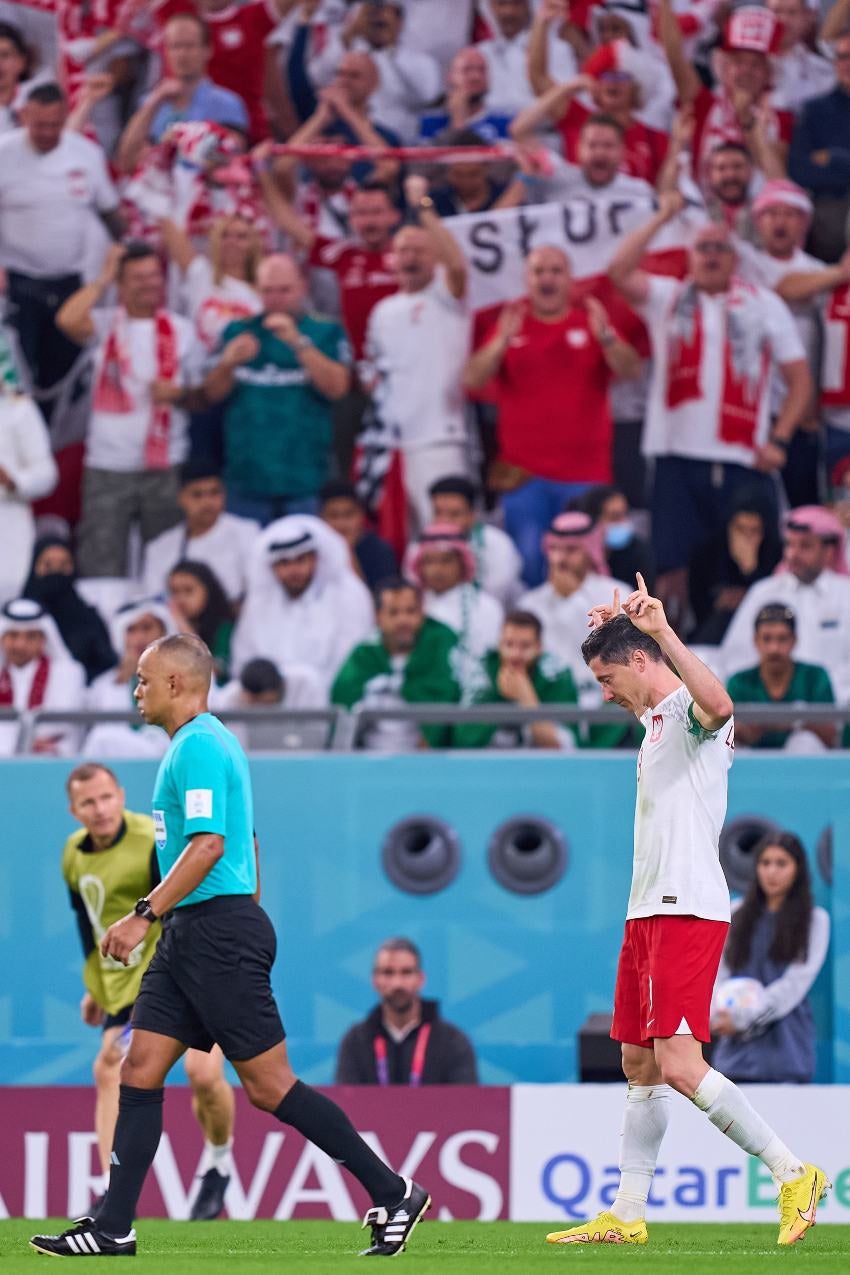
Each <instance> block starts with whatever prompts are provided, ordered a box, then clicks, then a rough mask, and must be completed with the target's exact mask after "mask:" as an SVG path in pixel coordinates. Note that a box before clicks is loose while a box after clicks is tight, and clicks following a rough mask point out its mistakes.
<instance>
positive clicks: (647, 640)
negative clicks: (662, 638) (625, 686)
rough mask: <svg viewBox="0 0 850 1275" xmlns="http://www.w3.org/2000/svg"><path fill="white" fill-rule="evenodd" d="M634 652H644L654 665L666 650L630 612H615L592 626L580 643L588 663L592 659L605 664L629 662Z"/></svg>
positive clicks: (661, 658)
mask: <svg viewBox="0 0 850 1275" xmlns="http://www.w3.org/2000/svg"><path fill="white" fill-rule="evenodd" d="M635 651H643V652H644V654H645V655H647V656H648V657H649V659H651V660H652V661H653V662H654V663H655V664H660V663H661V662H662V661H663V659H664V652H663V651H662V650H661V647H660V646H659V645H658V643H657V642H656V640H655V638H654V637H650V636H649V634H648V633H642V632H641V630H640V629H638V628H636V627H635V625H634V624H632V622H631V620H630V619H629V617H628V616H627V615H622V614H620V615H615V616H614V617H613V618H612V619H610V620H606V621H605V623H604V624H600V626H599V628H598V629H593V631H592V632H591V633H589V634H588V636H587V637H586V638H585V639H584V641H583V642H582V644H581V653H582V655H583V657H584V662H585V664H589V663H590V661H591V660H596V659H600V660H604V662H605V663H606V664H628V663H629V661H630V660H631V658H632V654H633V652H635Z"/></svg>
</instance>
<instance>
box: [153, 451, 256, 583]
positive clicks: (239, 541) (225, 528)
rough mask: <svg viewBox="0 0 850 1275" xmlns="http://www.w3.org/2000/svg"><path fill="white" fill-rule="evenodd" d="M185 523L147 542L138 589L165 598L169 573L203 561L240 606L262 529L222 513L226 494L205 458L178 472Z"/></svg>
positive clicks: (215, 471) (234, 515)
mask: <svg viewBox="0 0 850 1275" xmlns="http://www.w3.org/2000/svg"><path fill="white" fill-rule="evenodd" d="M177 500H178V503H179V505H180V508H181V510H182V511H183V521H182V522H179V523H178V524H177V526H176V527H170V528H169V530H168V531H163V532H162V534H161V535H159V536H157V537H156V538H155V539H154V540H151V541H149V542H148V544H147V546H146V547H145V561H144V566H143V568H142V588H143V589H144V592H145V593H146V594H148V595H149V596H151V597H155V596H158V595H163V594H164V593H165V589H166V581H167V579H168V573H169V571H170V570H171V568H172V567H174V566H175V565H176V564H177V563H178V562H183V561H185V560H186V559H188V560H189V561H190V562H205V563H206V564H207V566H208V567H210V568H211V569H212V570H213V571H214V572H215V574H216V575H217V577H218V579H219V580H220V581H221V584H222V587H223V589H224V591H225V593H226V594H227V597H228V599H229V600H230V602H233V603H239V602H241V601H242V598H243V597H244V595H245V590H246V588H247V587H248V565H249V562H250V558H251V552H252V550H253V548H254V541H255V540H256V539H257V536H258V535H259V533H260V524H259V523H258V522H254V521H253V519H251V518H240V517H238V515H236V514H229V513H226V512H225V508H224V506H225V503H226V500H227V492H226V490H225V487H224V483H223V482H222V481H221V478H220V477H219V475H218V472H217V470H216V469H215V468H214V467H213V466H211V465H210V464H209V463H208V462H207V461H204V460H203V459H199V460H187V461H186V463H185V464H184V465H183V466H182V467H181V469H180V491H179V494H178V497H177Z"/></svg>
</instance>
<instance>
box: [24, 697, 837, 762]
mask: <svg viewBox="0 0 850 1275" xmlns="http://www.w3.org/2000/svg"><path fill="white" fill-rule="evenodd" d="M216 716H218V717H220V718H221V720H222V721H223V722H225V723H227V724H230V723H233V724H236V725H240V724H241V725H244V726H246V727H249V728H250V727H251V726H252V725H253V726H262V727H263V730H264V733H265V732H266V729H267V728H268V727H274V726H276V725H280V726H281V727H282V728H283V729H284V730H287V729H288V730H289V732H290V734H289V736H288V739H289V742H287V741H286V739H284V738H283V737H282V738H281V743H280V747H279V748H269V747H267V746H266V745H264V746H263V748H262V749H256V750H252V751H279V752H292V751H297V750H301V751H308V750H311V751H316V750H317V749H318V750H320V751H334V752H352V751H355V750H356V749H358V748H362V747H363V743H364V740H365V737H366V733H367V731H368V730H369V729H370V727H373V726H375V725H376V724H377V723H378V722H381V721H402V722H411V723H414V724H417V725H447V726H459V725H469V724H471V723H476V724H482V725H494V726H498V727H516V726H526V725H529V724H530V723H532V722H540V721H549V722H551V721H554V722H558V723H559V724H561V725H574V724H578V725H589V726H590V725H599V724H602V725H613V724H614V723H615V722H618V721H619V722H622V723H623V724H624V725H625V724H629V723H631V724H632V725H635V719H634V717H633V716H632V714H631V713H627V712H626V711H625V710H624V709H621V708H619V707H617V706H615V705H610V706H603V705H600V706H598V707H595V708H584V707H580V706H578V705H576V704H541V705H540V706H539V707H537V708H520V707H519V706H518V705H516V704H476V705H470V706H462V705H458V704H405V705H401V706H398V707H394V708H391V707H361V708H355V709H354V710H353V711H352V712H347V711H346V710H345V709H342V708H336V707H328V708H310V709H294V708H290V709H287V708H270V707H261V708H240V709H223V710H221V711H220V712H217V713H216ZM735 718H736V720H737V721H738V722H742V723H748V724H750V723H752V724H755V725H764V726H774V727H780V726H781V727H782V728H783V729H789V730H790V729H793V728H794V727H799V726H804V725H808V724H823V723H830V724H833V725H837V726H839V727H842V726H843V725H844V724H845V723H847V722H848V721H850V705H836V704H801V703H794V704H736V705H735ZM6 722H12V723H15V722H16V723H17V724H18V727H19V731H18V738H17V742H16V746H15V748H14V750H13V752H14V754H15V755H21V754H27V753H29V752H31V749H32V743H33V739H34V736H35V732H36V730H37V729H38V728H39V727H40V726H45V725H56V724H60V725H62V726H63V727H68V728H74V727H79V728H80V729H81V731H84V730H86V729H90V728H91V727H93V726H96V725H98V724H101V723H107V722H109V723H112V722H114V723H124V724H126V725H131V726H138V725H139V716H138V714H137V713H134V712H133V710H132V709H128V710H123V709H122V710H113V711H109V712H105V711H96V710H93V709H78V710H77V711H66V710H62V709H28V710H24V711H21V712H19V711H17V710H16V709H12V708H0V724H2V723H6ZM308 727H313V728H318V727H322V728H323V730H322V734H321V738H319V735H318V731H317V729H313V730H312V731H309V732H307V733H308V734H309V739H310V742H309V743H300V742H299V738H300V737H299V734H298V732H299V731H305V730H306V728H308Z"/></svg>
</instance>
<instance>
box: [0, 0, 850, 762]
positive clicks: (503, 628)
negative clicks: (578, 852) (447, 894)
mask: <svg viewBox="0 0 850 1275" xmlns="http://www.w3.org/2000/svg"><path fill="white" fill-rule="evenodd" d="M848 136H850V0H835V2H834V3H832V4H824V5H821V6H817V5H815V4H812V3H811V2H810V0H766V3H764V4H763V5H757V4H738V5H735V4H730V3H719V2H718V0H690V2H688V0H648V2H647V3H646V4H643V3H642V2H641V0H572V2H571V3H567V0H362V2H360V3H347V2H346V0H245V2H244V3H238V0H233V2H232V0H159V3H157V0H87V2H85V3H79V2H72V0H28V2H22V0H18V2H17V3H0V267H2V279H1V280H0V281H1V282H2V287H3V290H4V292H5V306H4V310H3V319H2V326H0V390H1V391H2V392H0V544H2V546H3V550H2V554H0V606H2V615H0V708H7V709H8V708H15V709H17V710H19V711H21V710H27V709H39V708H41V709H55V710H59V711H62V710H67V711H76V710H79V709H82V708H91V709H93V710H99V711H104V712H105V711H107V710H114V709H122V710H128V709H130V708H131V707H132V695H133V690H134V687H135V663H136V660H137V658H138V654H139V652H140V651H141V650H142V649H144V646H145V645H146V643H147V642H149V641H151V640H152V639H153V638H155V637H157V636H160V635H162V634H165V633H169V632H174V631H180V630H182V631H190V632H194V633H197V634H199V635H200V636H202V637H203V638H204V639H205V640H206V642H207V643H208V645H209V646H210V649H211V650H212V652H213V655H214V657H215V660H216V669H217V681H218V688H217V691H216V699H215V703H217V704H218V706H219V707H221V708H244V707H249V706H251V707H253V706H258V705H269V706H273V707H275V708H281V707H283V708H322V707H326V706H328V705H340V706H344V707H347V708H354V707H356V706H360V705H365V706H367V707H376V708H387V707H395V706H398V705H402V704H405V703H408V704H423V703H427V704H434V703H436V704H452V705H464V704H493V705H500V704H517V705H520V706H522V707H524V708H537V707H539V706H541V705H547V704H575V703H578V704H579V705H585V706H594V705H598V703H599V699H598V692H597V690H596V689H595V687H594V686H593V684H592V679H591V678H589V676H588V673H587V670H586V669H585V668H584V666H583V664H582V661H581V655H580V645H581V641H582V639H583V637H584V635H585V630H586V613H587V610H588V609H589V607H590V606H592V605H593V604H595V603H598V602H600V601H603V600H607V598H608V596H609V595H610V594H611V592H612V590H613V589H614V588H616V587H618V588H620V590H621V591H623V592H625V593H628V592H630V591H631V588H632V587H633V584H632V582H633V579H634V574H635V572H636V571H640V572H642V573H643V575H644V576H645V577H646V579H647V581H648V582H649V583H650V587H651V588H653V589H655V590H656V592H657V593H658V594H659V596H661V597H662V598H663V600H664V602H665V605H666V607H667V611H668V614H669V615H670V616H671V617H672V618H673V619H674V622H675V624H676V626H677V627H678V628H679V630H680V631H681V632H682V633H683V634H684V635H686V636H688V637H689V639H690V640H691V641H693V642H696V643H697V644H699V649H700V651H701V653H702V654H704V656H705V658H706V660H707V662H708V663H709V664H710V665H711V666H712V667H713V668H714V669H715V670H716V671H717V672H718V673H719V674H721V675H722V676H723V677H725V678H726V679H728V681H729V686H730V690H731V691H732V692H733V693H734V695H735V698H736V699H737V700H738V701H739V702H757V703H771V702H773V703H778V702H787V703H789V704H799V703H801V702H802V703H809V702H812V703H831V702H835V703H838V704H847V703H848V702H850V555H848V548H847V541H846V536H845V528H846V527H847V526H850V248H848V214H850V147H848V144H847V140H846V139H847V137H848ZM355 148H356V149H355ZM512 245H513V246H512ZM789 712H790V710H789ZM804 717H805V714H804V713H803V714H802V716H801V712H800V710H799V709H795V710H794V712H793V713H792V714H790V716H789V721H788V723H787V724H786V723H780V724H771V726H770V728H769V729H767V728H765V729H762V728H760V727H756V726H750V727H749V728H744V727H742V728H741V742H742V743H744V744H746V745H747V746H750V747H765V748H768V747H770V748H775V747H794V748H798V749H805V750H808V751H811V750H815V749H822V748H828V747H833V746H836V745H838V744H839V743H840V742H841V732H840V731H838V730H836V729H835V728H834V727H833V726H825V725H824V724H823V722H822V721H819V720H813V721H812V722H810V723H807V722H806V721H805V720H804ZM779 725H781V726H782V729H779V728H778V726H779ZM87 729H88V728H87ZM287 729H288V728H286V727H285V726H274V727H273V726H271V725H266V726H263V725H262V724H258V722H257V720H255V718H254V717H252V718H251V720H250V722H249V723H248V724H247V725H243V726H242V727H240V730H241V731H242V733H243V736H244V738H245V739H246V742H248V743H249V744H250V746H251V747H270V746H280V747H285V746H301V747H309V746H311V745H315V743H316V740H317V736H316V735H315V734H313V733H311V729H310V728H309V727H307V726H305V727H304V728H303V730H302V731H301V732H300V733H296V734H294V735H293V734H291V733H290V734H289V735H287ZM17 738H18V736H17V733H16V727H15V725H14V723H11V722H10V721H9V720H8V714H7V715H6V720H4V722H3V723H0V751H5V752H9V751H11V750H12V749H14V747H15V746H16V740H17ZM630 738H631V735H630V732H629V730H627V729H626V728H624V726H623V725H622V723H621V721H620V720H619V719H614V718H612V722H611V724H608V723H603V724H601V725H599V724H595V725H593V726H590V727H587V726H574V727H573V726H570V727H566V726H563V725H559V724H558V722H557V721H552V722H549V721H535V722H533V723H532V724H530V725H528V726H523V727H521V728H512V729H510V730H508V729H503V728H501V727H500V726H499V724H498V723H497V722H494V723H493V724H492V725H482V724H480V723H479V722H478V721H477V720H476V721H474V722H473V721H471V720H470V721H469V722H467V723H465V724H463V725H460V726H457V725H455V726H450V725H445V726H442V725H425V726H422V727H419V726H416V725H414V724H412V723H409V722H407V721H400V720H398V719H385V720H382V721H378V722H377V723H376V724H375V725H374V726H371V727H369V729H368V731H367V734H366V738H365V745H366V746H367V747H371V748H376V749H390V750H393V749H401V748H411V747H421V746H431V747H449V746H454V747H487V746H497V747H498V746H503V747H504V746H508V747H515V746H517V745H527V746H531V747H539V748H556V749H569V748H587V747H611V746H616V745H618V744H620V743H628V742H629V740H630ZM287 740H289V743H287ZM31 746H32V748H33V749H35V750H36V751H39V752H48V753H62V754H68V753H72V752H75V751H77V750H78V749H79V748H80V747H84V748H85V749H86V750H87V751H96V752H97V754H98V755H99V756H121V755H131V756H156V755H158V754H159V753H160V752H161V751H163V749H164V746H165V738H164V736H161V735H160V733H159V732H158V731H156V730H154V729H151V728H145V727H140V726H139V725H138V724H133V725H129V724H123V723H119V722H115V721H103V722H99V723H97V724H96V725H94V726H93V727H92V728H91V729H90V730H89V733H88V736H87V737H85V735H84V732H83V730H82V728H80V727H78V726H76V725H74V724H73V723H72V722H69V723H68V724H65V723H58V724H56V723H54V724H50V723H47V722H45V723H43V724H40V725H39V726H38V729H37V730H36V731H35V733H34V735H33V737H32V742H31Z"/></svg>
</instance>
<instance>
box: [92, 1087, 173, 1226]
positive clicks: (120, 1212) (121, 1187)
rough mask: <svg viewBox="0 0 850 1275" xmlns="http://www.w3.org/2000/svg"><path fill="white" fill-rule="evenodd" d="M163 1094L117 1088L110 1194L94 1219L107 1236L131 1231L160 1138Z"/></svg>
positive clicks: (107, 1194)
mask: <svg viewBox="0 0 850 1275" xmlns="http://www.w3.org/2000/svg"><path fill="white" fill-rule="evenodd" d="M163 1093H164V1090H163V1089H161V1088H160V1089H135V1088H134V1087H133V1086H132V1085H121V1087H120V1090H119V1095H120V1096H119V1099H118V1123H117V1124H116V1126H115V1137H114V1139H113V1142H112V1167H111V1168H110V1171H109V1190H108V1191H107V1192H106V1196H105V1198H104V1201H103V1203H102V1204H101V1206H100V1208H99V1209H98V1211H97V1217H96V1219H95V1224H96V1226H97V1229H98V1230H99V1231H103V1232H104V1234H106V1235H114V1236H116V1237H117V1238H119V1239H121V1238H123V1237H124V1236H125V1235H127V1234H129V1232H130V1231H131V1230H132V1228H133V1218H134V1217H135V1216H136V1205H137V1203H138V1201H139V1196H140V1195H141V1193H142V1187H143V1185H144V1181H145V1177H146V1176H147V1171H148V1169H149V1168H150V1167H151V1165H152V1164H153V1158H154V1156H155V1155H156V1149H157V1147H158V1146H159V1139H160V1137H161V1136H162V1097H163Z"/></svg>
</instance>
